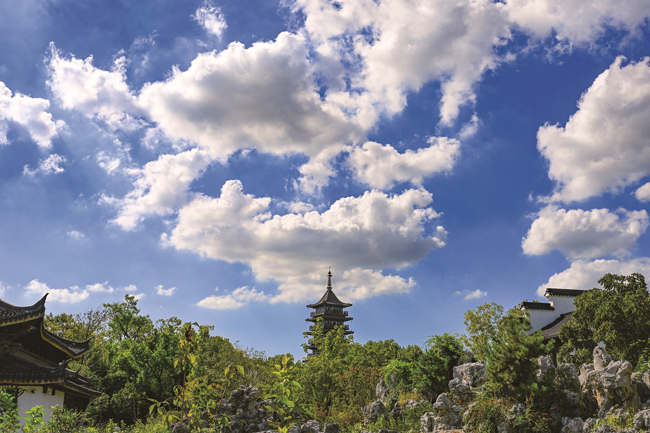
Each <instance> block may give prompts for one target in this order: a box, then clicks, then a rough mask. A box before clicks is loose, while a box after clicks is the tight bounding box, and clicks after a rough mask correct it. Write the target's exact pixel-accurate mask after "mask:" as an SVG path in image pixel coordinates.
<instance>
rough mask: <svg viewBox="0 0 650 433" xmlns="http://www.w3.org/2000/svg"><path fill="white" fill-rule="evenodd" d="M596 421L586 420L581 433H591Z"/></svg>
mask: <svg viewBox="0 0 650 433" xmlns="http://www.w3.org/2000/svg"><path fill="white" fill-rule="evenodd" d="M597 422H598V420H597V419H596V418H587V419H586V420H585V423H584V424H583V426H582V432H583V433H593V431H594V430H595V428H596V423H597Z"/></svg>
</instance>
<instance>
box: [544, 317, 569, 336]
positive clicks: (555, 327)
mask: <svg viewBox="0 0 650 433" xmlns="http://www.w3.org/2000/svg"><path fill="white" fill-rule="evenodd" d="M572 315H573V311H571V312H568V313H564V314H560V317H558V318H557V319H555V320H554V321H552V322H551V323H549V324H548V325H546V326H544V327H543V328H542V329H541V331H542V336H543V337H544V340H548V339H550V338H557V337H558V336H559V335H560V328H561V327H562V325H564V324H565V323H567V322H569V321H570V320H571V316H572Z"/></svg>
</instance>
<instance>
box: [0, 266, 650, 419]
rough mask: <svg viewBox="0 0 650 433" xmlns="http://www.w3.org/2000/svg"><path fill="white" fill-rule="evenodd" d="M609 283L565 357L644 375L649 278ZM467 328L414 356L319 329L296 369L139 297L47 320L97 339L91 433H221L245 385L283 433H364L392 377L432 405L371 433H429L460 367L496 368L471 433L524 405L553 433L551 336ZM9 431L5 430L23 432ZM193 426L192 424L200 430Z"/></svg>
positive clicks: (571, 330)
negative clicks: (541, 360) (622, 362)
mask: <svg viewBox="0 0 650 433" xmlns="http://www.w3.org/2000/svg"><path fill="white" fill-rule="evenodd" d="M600 283H601V284H602V285H603V287H604V290H600V289H594V290H591V291H589V292H588V293H586V294H583V295H582V296H580V297H579V298H577V301H576V306H577V309H576V312H575V313H574V315H573V317H574V320H573V321H572V322H570V326H566V327H564V328H563V329H562V332H561V338H562V341H563V342H564V343H565V345H564V346H563V347H562V349H561V350H560V351H559V355H558V356H559V358H560V360H566V361H570V362H577V363H579V362H583V361H584V360H585V359H586V357H587V355H589V356H590V354H588V353H587V352H586V349H585V348H584V347H583V346H582V345H584V342H585V341H587V340H594V339H595V340H596V341H605V342H606V343H607V346H608V348H610V347H611V349H610V353H611V355H612V356H613V357H614V358H615V359H622V358H626V359H628V360H630V361H633V362H635V363H636V367H637V369H640V370H643V369H647V360H648V354H649V352H648V350H647V348H648V347H649V346H648V344H647V343H648V340H649V338H650V314H649V313H648V312H649V311H650V296H649V294H648V291H647V287H646V285H645V281H644V278H643V276H642V275H639V274H634V275H631V276H629V277H620V276H616V275H606V276H605V277H603V278H602V279H601V280H600ZM635 306H644V308H635ZM639 310H643V311H639ZM465 325H466V334H465V335H452V334H443V335H434V336H431V337H430V338H429V340H428V341H427V342H426V343H425V344H424V345H423V347H419V346H408V347H403V346H400V345H399V344H398V343H396V342H395V341H393V340H385V341H369V342H367V343H365V344H359V343H356V342H354V340H353V338H352V337H351V336H346V335H345V334H344V330H343V329H342V328H338V329H336V330H335V331H332V332H329V333H326V334H325V333H323V332H322V330H321V328H319V327H315V329H316V331H315V332H314V333H313V335H312V336H311V337H309V338H311V339H313V340H314V343H315V344H316V346H317V347H318V348H319V350H320V353H319V354H318V355H316V356H309V357H307V356H306V357H305V358H304V359H302V360H294V359H293V357H292V356H291V355H288V354H287V355H284V354H280V355H277V356H273V357H267V356H266V355H265V354H264V353H263V352H258V351H255V350H253V349H248V348H241V347H239V346H238V345H237V344H232V343H231V342H230V341H229V340H228V339H225V338H223V337H219V336H214V335H210V331H212V327H210V326H205V325H200V324H197V323H192V324H190V323H186V324H183V323H182V322H181V321H180V320H179V319H177V318H175V317H172V318H169V319H166V320H159V321H157V322H155V323H154V322H153V321H152V320H151V319H150V318H149V316H146V315H142V314H141V312H140V310H139V309H138V306H137V300H136V299H135V298H134V297H132V296H128V295H127V296H126V297H125V299H124V301H123V302H118V303H112V304H104V305H103V306H102V307H101V308H99V309H97V310H92V311H89V312H86V313H84V314H77V315H69V314H60V315H56V316H54V315H48V316H47V318H46V326H47V327H48V328H49V329H50V330H51V331H53V332H55V333H57V334H59V335H61V336H64V337H66V338H69V339H72V340H84V339H86V338H89V337H94V338H93V340H92V343H91V350H90V351H89V353H88V354H87V355H86V356H85V357H84V358H83V360H82V361H81V362H78V363H72V364H71V365H70V367H71V368H74V369H77V368H78V369H80V372H81V374H84V375H87V376H90V377H92V385H93V387H94V388H95V389H97V390H100V391H101V392H102V393H103V394H102V396H101V397H100V398H99V399H97V400H96V401H95V402H94V403H93V404H92V405H91V406H90V407H89V409H88V411H87V412H86V413H84V414H77V415H75V414H70V413H67V412H65V411H62V410H58V411H57V412H56V413H55V418H56V420H57V421H56V422H57V423H59V424H61V423H64V422H67V423H72V424H74V423H76V424H75V425H77V426H78V428H79V429H81V426H85V427H86V428H90V429H89V430H88V431H97V432H101V431H113V430H112V428H113V426H115V425H121V426H122V428H123V429H127V430H131V431H134V432H157V431H169V428H168V425H169V424H170V423H172V422H177V421H178V420H180V417H179V416H180V414H181V413H184V414H186V415H187V414H190V413H191V414H193V416H194V418H195V419H196V418H198V417H199V416H200V415H197V414H204V417H205V416H208V417H209V421H210V426H211V428H213V430H209V431H218V428H219V426H222V425H226V424H227V422H228V417H227V416H225V414H220V413H219V407H220V406H219V404H220V402H221V401H222V400H223V399H224V398H227V396H228V395H229V393H230V392H231V391H232V390H233V389H237V388H239V387H240V386H241V385H245V386H255V387H257V388H259V389H260V390H261V392H260V395H261V396H269V397H271V398H272V399H273V401H274V404H273V405H272V407H271V408H270V410H271V411H272V412H273V413H274V416H275V424H274V428H277V429H278V430H286V428H287V427H288V426H289V425H291V424H292V423H294V422H297V421H298V420H299V419H303V420H306V419H316V420H318V421H320V422H336V423H338V424H339V425H340V426H341V428H342V430H343V431H347V432H353V431H360V430H361V429H362V424H361V423H362V421H363V413H362V411H361V408H362V407H364V406H367V405H369V404H370V403H372V402H373V401H374V400H376V396H375V387H376V385H377V383H378V382H379V379H380V377H384V378H385V381H386V382H387V384H388V386H389V387H390V388H391V389H392V392H393V395H394V396H395V397H396V398H397V399H398V401H402V402H403V401H405V400H407V399H412V400H423V401H426V402H427V403H422V404H421V405H419V406H418V409H413V410H407V411H405V412H404V413H402V415H400V416H399V417H387V418H383V419H380V420H378V422H377V423H376V424H375V425H370V426H365V427H363V429H364V430H377V429H379V428H392V429H397V430H400V431H406V430H416V431H417V430H419V416H420V415H421V414H422V412H424V411H426V410H431V403H433V402H434V401H435V398H436V397H437V396H438V395H439V394H440V393H443V392H447V391H448V383H449V380H450V379H451V378H452V370H453V367H454V366H455V365H458V364H459V363H462V362H467V361H469V360H471V359H474V360H483V361H486V362H487V369H486V371H487V375H488V377H489V378H490V379H491V380H490V382H489V385H488V386H486V390H485V391H486V392H484V393H483V394H482V395H481V397H480V398H479V399H478V401H476V402H475V404H474V405H472V407H471V410H470V411H469V413H468V415H467V422H468V429H469V431H477V432H478V431H485V432H488V431H489V432H491V431H496V430H494V429H495V428H496V427H495V426H496V425H497V424H498V422H499V419H500V418H502V417H503V416H504V414H505V411H506V410H508V409H509V408H511V407H512V406H513V405H514V404H516V403H523V402H527V403H528V404H529V405H528V409H527V411H526V413H525V414H523V415H522V421H521V422H522V423H523V424H522V425H525V426H529V427H530V428H528V427H526V428H527V431H536V432H544V431H550V430H549V428H550V427H549V422H550V421H549V420H548V419H547V418H546V415H545V414H547V413H548V410H549V407H550V406H551V405H552V404H553V403H556V404H557V401H558V394H557V389H556V387H555V385H554V384H553V383H550V382H549V383H546V382H544V381H540V380H538V378H537V376H536V372H537V364H536V361H535V358H537V357H538V356H540V355H544V354H548V353H551V352H552V350H553V348H552V347H551V346H550V345H549V344H545V343H544V342H543V340H542V338H541V336H540V335H539V333H535V334H532V335H528V334H526V333H525V332H524V331H525V330H527V329H528V326H529V325H528V324H527V320H525V316H524V315H523V314H522V312H521V310H520V309H518V308H512V309H511V310H509V311H507V312H506V313H505V314H504V309H503V307H502V306H500V305H497V304H494V303H492V304H484V305H481V306H479V307H478V308H476V309H475V310H470V311H468V312H467V313H466V314H465ZM305 351H306V345H305ZM11 404H12V403H11V397H10V396H9V395H8V394H3V393H0V412H1V411H5V412H6V411H7V410H8V408H10V407H11ZM6 413H8V412H6ZM205 414H207V415H205ZM39 416H40V415H39V412H38V410H36V411H35V412H34V413H32V414H31V415H30V417H31V418H30V421H29V422H28V425H33V426H36V427H34V428H33V429H32V430H29V428H31V427H29V426H28V427H27V428H28V429H27V430H25V429H23V431H48V432H49V431H56V430H54V429H50V430H39V428H41V427H42V420H41V421H39V419H40V418H39ZM3 419H4V420H5V421H2V422H3V423H8V422H14V421H15V420H14V421H11V419H10V418H7V417H6V416H3ZM191 419H192V417H189V418H186V421H184V422H187V423H190V424H191V422H190V421H191ZM7 420H8V421H7ZM52 422H54V420H53V421H52ZM29 423H31V424H29ZM39 423H40V424H39ZM72 424H70V425H72ZM3 425H4V424H0V432H3V431H14V430H9V429H8V430H3V428H4V427H3ZM7 425H8V424H7ZM39 426H41V427H39ZM89 426H91V427H89ZM92 426H94V427H92ZM472 426H474V427H472ZM490 426H492V427H494V428H492V427H490ZM75 428H77V427H70V430H67V431H71V432H72V431H77V430H74V429H75ZM93 429H94V430H93ZM105 429H106V430H105ZM79 431H81V430H79ZM197 431H198V430H197ZM203 431H206V430H203Z"/></svg>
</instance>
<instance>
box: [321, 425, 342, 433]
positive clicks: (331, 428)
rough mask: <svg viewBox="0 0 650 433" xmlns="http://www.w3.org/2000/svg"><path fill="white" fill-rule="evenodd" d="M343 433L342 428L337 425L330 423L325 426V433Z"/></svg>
mask: <svg viewBox="0 0 650 433" xmlns="http://www.w3.org/2000/svg"><path fill="white" fill-rule="evenodd" d="M340 431H341V427H340V426H339V425H338V424H336V423H331V424H330V423H328V424H325V429H324V430H323V433H339V432H340Z"/></svg>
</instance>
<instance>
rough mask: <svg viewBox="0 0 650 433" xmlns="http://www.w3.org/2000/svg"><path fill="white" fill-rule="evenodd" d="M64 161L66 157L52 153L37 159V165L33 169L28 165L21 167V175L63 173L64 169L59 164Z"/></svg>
mask: <svg viewBox="0 0 650 433" xmlns="http://www.w3.org/2000/svg"><path fill="white" fill-rule="evenodd" d="M66 162H68V160H67V158H66V157H64V156H61V155H57V154H56V153H53V154H52V155H50V156H48V157H47V158H45V159H41V160H40V161H38V167H36V168H35V169H34V170H32V169H30V168H29V165H26V166H25V167H23V176H35V175H37V174H42V175H44V176H47V175H49V174H58V173H63V172H64V171H65V169H64V168H63V167H61V165H62V164H65V163H66Z"/></svg>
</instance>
